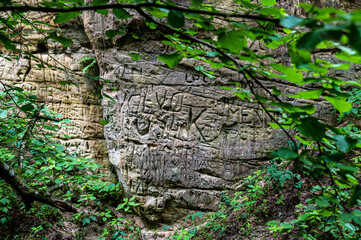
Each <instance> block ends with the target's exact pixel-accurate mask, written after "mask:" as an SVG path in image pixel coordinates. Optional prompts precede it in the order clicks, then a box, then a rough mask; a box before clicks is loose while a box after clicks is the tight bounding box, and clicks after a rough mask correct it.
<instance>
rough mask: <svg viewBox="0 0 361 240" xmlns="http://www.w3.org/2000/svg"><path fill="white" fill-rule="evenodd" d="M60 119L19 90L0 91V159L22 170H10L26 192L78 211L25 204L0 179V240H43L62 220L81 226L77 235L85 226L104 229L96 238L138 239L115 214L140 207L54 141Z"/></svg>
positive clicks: (94, 166)
mask: <svg viewBox="0 0 361 240" xmlns="http://www.w3.org/2000/svg"><path fill="white" fill-rule="evenodd" d="M61 117H62V116H61V115H60V114H56V113H54V112H52V111H50V110H49V109H47V108H46V107H45V106H44V105H41V104H40V102H39V100H38V99H37V97H35V96H34V95H33V94H31V93H28V92H25V91H23V90H22V89H19V88H12V89H11V88H8V89H6V90H5V91H3V92H0V160H1V161H3V162H4V163H6V164H7V166H9V167H10V168H13V169H21V171H16V170H13V171H14V174H17V175H18V176H21V179H22V180H23V181H24V185H26V186H27V187H28V188H29V189H34V191H36V192H38V194H42V193H46V194H49V197H50V196H51V198H52V199H55V198H57V199H59V200H57V201H59V202H61V203H62V202H64V203H70V204H72V205H74V207H75V208H76V209H77V210H76V212H75V213H74V214H72V215H71V216H70V218H69V217H67V216H66V215H63V214H62V212H61V211H59V209H57V208H55V207H54V206H48V205H44V204H42V203H37V202H35V203H33V204H31V205H26V204H24V198H19V192H17V191H15V190H14V189H13V188H12V187H11V186H10V185H9V184H8V183H6V182H5V181H4V180H0V238H2V239H7V238H8V239H9V237H10V238H11V239H13V238H19V239H35V238H38V237H44V236H43V234H44V233H46V231H47V229H50V228H51V227H52V226H54V225H58V224H60V226H61V224H63V223H64V221H67V222H73V223H74V224H76V225H79V226H80V229H79V231H78V233H77V234H78V237H80V236H82V234H84V236H85V235H86V231H85V230H86V229H87V226H89V225H91V224H93V225H94V224H96V225H99V224H101V225H103V226H104V227H103V228H104V229H106V231H104V232H103V234H101V235H100V236H99V237H100V239H106V238H108V237H109V236H113V238H112V239H125V238H127V239H135V238H137V236H138V235H139V234H140V230H139V229H137V228H135V227H134V226H133V224H132V222H130V221H129V220H127V219H125V218H124V217H122V216H121V215H119V213H122V212H123V213H127V212H128V213H129V212H131V211H132V210H131V209H132V208H133V207H135V206H137V205H138V203H135V198H134V197H133V198H130V199H128V198H123V197H122V193H121V186H120V183H117V184H112V183H109V182H104V181H102V179H104V178H105V177H106V176H105V175H104V174H100V173H99V171H100V168H101V166H100V165H99V164H96V163H95V162H94V161H93V160H91V159H87V158H81V157H78V156H76V155H74V154H70V153H69V152H68V151H66V150H65V148H64V147H63V146H62V145H61V144H59V143H58V142H57V141H56V137H59V130H60V129H61V126H60V125H61V124H65V125H66V124H67V123H68V120H63V119H61ZM35 118H36V120H37V121H33V120H34V119H35ZM65 137H67V136H65ZM20 154H22V155H20ZM20 196H21V195H20ZM25 200H26V199H25ZM24 216H31V218H32V220H29V223H28V225H29V226H28V228H27V229H16V228H14V226H16V224H17V222H19V221H20V222H21V221H22V220H21V218H24ZM68 216H69V215H68Z"/></svg>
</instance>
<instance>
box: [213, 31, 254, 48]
mask: <svg viewBox="0 0 361 240" xmlns="http://www.w3.org/2000/svg"><path fill="white" fill-rule="evenodd" d="M218 44H219V46H220V47H222V48H225V49H228V50H229V51H231V52H234V53H238V52H239V51H241V50H242V49H243V48H244V47H246V46H247V44H248V42H247V40H246V39H245V37H244V35H243V33H242V32H241V31H228V32H222V33H221V34H220V35H219V36H218Z"/></svg>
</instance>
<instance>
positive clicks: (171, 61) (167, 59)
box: [158, 53, 183, 68]
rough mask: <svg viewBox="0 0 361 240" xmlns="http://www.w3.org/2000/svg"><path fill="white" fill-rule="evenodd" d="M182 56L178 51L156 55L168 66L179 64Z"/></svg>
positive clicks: (172, 66)
mask: <svg viewBox="0 0 361 240" xmlns="http://www.w3.org/2000/svg"><path fill="white" fill-rule="evenodd" d="M182 58H183V56H182V55H180V54H178V53H172V54H169V55H161V56H159V57H158V59H159V60H161V61H162V62H164V63H165V64H167V65H168V67H170V68H174V67H175V66H176V65H178V64H179V62H180V61H182Z"/></svg>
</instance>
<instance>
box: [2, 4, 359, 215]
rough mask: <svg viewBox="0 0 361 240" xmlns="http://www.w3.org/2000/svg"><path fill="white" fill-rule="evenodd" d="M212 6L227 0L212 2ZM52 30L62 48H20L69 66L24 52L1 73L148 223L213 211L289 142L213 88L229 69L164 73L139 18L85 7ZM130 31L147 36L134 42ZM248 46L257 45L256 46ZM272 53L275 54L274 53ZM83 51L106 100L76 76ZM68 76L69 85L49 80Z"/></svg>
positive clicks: (157, 41) (153, 34) (325, 114)
mask: <svg viewBox="0 0 361 240" xmlns="http://www.w3.org/2000/svg"><path fill="white" fill-rule="evenodd" d="M294 3H295V1H290V0H287V1H279V4H280V6H282V7H285V8H286V9H287V11H288V12H289V13H290V14H293V13H295V14H297V13H299V12H300V10H299V9H298V8H296V7H295V5H294ZM334 3H335V4H339V3H340V1H335V2H334ZM342 3H343V2H342ZM340 4H341V3H340ZM343 4H349V1H347V2H345V3H343ZM347 6H349V5H347ZM352 6H354V5H352ZM220 7H222V8H227V4H226V3H225V2H222V6H220ZM33 17H36V16H33ZM41 17H42V18H43V17H44V16H41ZM45 17H47V16H45ZM118 26H122V27H125V28H126V29H127V31H128V34H125V35H121V36H118V37H116V38H114V39H113V40H109V39H107V38H106V37H105V35H104V33H105V31H106V30H109V29H116V27H118ZM60 27H62V28H63V29H67V30H66V32H64V33H65V34H66V35H68V36H70V37H72V38H73V39H74V44H73V45H72V46H71V47H70V48H68V49H64V48H62V47H61V46H59V45H58V44H53V45H51V44H50V46H48V49H47V50H46V51H45V52H39V49H38V47H37V45H36V44H35V45H30V48H31V52H33V53H34V54H35V55H36V56H37V57H39V58H40V59H43V60H44V61H45V62H50V63H52V64H54V65H56V66H59V65H64V66H66V68H69V69H71V70H72V71H69V72H67V71H65V72H64V71H59V70H54V69H40V68H38V67H37V66H36V64H38V62H34V61H33V60H32V61H30V60H28V59H25V58H24V57H20V59H19V61H18V62H13V63H10V62H7V61H6V60H5V59H2V60H1V62H0V69H1V72H2V79H4V80H6V81H7V82H8V83H11V84H14V82H15V85H17V86H21V87H24V88H26V89H29V90H36V91H38V93H39V95H40V96H43V101H44V102H46V103H49V104H51V108H52V109H54V110H55V111H58V112H60V113H62V114H63V115H64V117H65V118H68V119H70V120H71V123H70V127H67V128H65V130H64V132H63V133H64V134H67V135H69V136H70V139H68V140H66V139H61V140H62V141H63V143H64V144H65V145H66V146H67V147H68V148H69V149H70V150H72V151H74V152H79V153H81V154H82V155H83V156H86V157H92V158H95V159H96V160H97V161H98V162H99V163H102V164H103V165H106V163H107V162H108V156H109V160H110V162H111V164H112V165H113V166H114V167H115V170H116V172H117V175H118V178H119V181H121V182H122V183H123V186H124V190H125V191H126V193H127V194H128V195H136V196H137V197H138V199H139V200H140V203H141V205H142V207H143V210H144V211H143V212H144V214H145V215H147V217H148V219H150V220H154V221H157V220H162V221H166V222H173V221H175V220H177V219H178V218H179V217H180V216H181V215H182V214H186V213H187V212H188V211H192V210H201V211H212V210H215V209H216V205H215V202H216V201H217V200H218V198H219V196H220V192H221V190H223V189H224V188H232V186H233V185H235V184H236V183H237V180H239V179H240V178H242V177H243V176H246V175H247V174H248V173H250V172H251V171H252V170H254V169H255V168H257V167H258V166H260V165H261V164H262V163H263V161H264V160H265V159H266V156H267V154H268V153H269V152H270V151H272V150H273V149H276V148H278V147H280V146H285V145H286V144H287V142H288V141H289V139H287V137H286V136H285V134H284V133H282V132H281V131H275V130H273V129H272V128H270V127H269V125H268V123H269V122H270V117H269V116H267V115H266V114H265V113H264V112H263V111H262V110H261V109H260V107H259V106H258V105H257V104H251V103H246V102H242V101H241V100H240V99H238V98H236V97H235V96H233V95H232V94H231V93H230V92H228V91H225V90H221V89H220V86H224V85H228V84H229V83H230V82H235V81H240V80H241V79H240V77H239V75H237V74H236V73H234V72H229V71H226V70H222V71H218V72H216V75H217V78H215V79H210V78H208V77H205V76H204V75H202V74H201V73H199V72H197V71H195V70H194V66H195V65H197V64H198V63H197V62H194V61H191V60H187V61H183V62H181V64H180V65H179V66H177V67H176V68H175V69H174V70H172V69H169V68H167V67H166V66H165V65H164V64H163V63H162V62H160V61H158V60H157V59H156V56H157V55H159V54H164V53H168V52H170V51H171V50H172V49H169V47H167V46H165V45H163V44H162V43H161V41H162V40H163V39H162V35H161V34H160V33H159V32H157V31H153V30H150V29H148V28H147V27H146V25H145V24H144V22H143V21H142V20H141V19H140V18H139V17H136V16H135V17H134V18H133V19H130V20H126V21H119V20H117V19H116V18H115V17H114V16H113V15H109V16H102V15H100V14H97V13H92V12H85V13H83V16H82V18H81V19H78V20H77V21H73V22H72V23H70V24H68V25H64V26H60ZM132 33H135V34H137V35H138V36H140V37H145V38H146V39H147V40H146V41H141V40H139V39H134V38H133V37H132ZM29 36H30V37H31V38H32V39H31V41H32V42H35V43H36V42H37V41H39V40H41V39H42V38H43V36H41V35H38V34H35V33H33V32H31V31H30V30H29ZM19 44H20V42H19ZM256 47H257V48H259V49H260V51H262V50H263V47H262V46H261V45H260V46H256ZM133 51H135V52H140V53H142V54H144V55H147V56H148V57H147V58H143V59H141V60H139V61H137V62H134V61H133V60H131V58H130V57H129V56H128V54H129V53H131V52H133ZM278 54H280V57H283V56H282V51H281V50H280V51H278ZM84 56H96V58H97V60H98V66H99V70H100V77H102V78H105V79H108V80H110V83H108V85H109V86H111V87H112V88H110V87H109V86H108V87H105V88H103V93H106V94H107V95H109V96H111V97H112V98H113V99H114V101H112V100H110V99H107V98H105V99H103V100H102V102H100V101H99V100H98V98H97V96H96V95H95V94H94V91H95V90H94V86H93V85H94V84H97V83H94V82H91V81H89V79H85V78H84V77H82V76H81V75H82V73H81V66H80V65H79V63H78V62H79V60H80V59H82V58H83V57H84ZM325 57H327V56H325ZM55 60H56V61H55ZM286 60H287V59H285V61H286ZM14 63H15V65H12V64H14ZM357 70H358V69H356V67H354V69H353V70H352V71H349V72H348V73H347V74H349V75H348V76H347V77H348V78H355V77H358V75H359V74H358V73H357ZM70 72H71V73H70ZM334 74H336V75H337V74H343V75H344V74H345V73H344V72H335V73H334ZM74 75H75V77H76V78H75V79H77V80H76V83H77V84H78V85H77V86H74V85H65V86H63V85H60V84H59V81H67V80H69V79H70V78H72V79H74V78H73V76H74ZM264 85H265V86H266V87H268V88H272V87H273V86H277V87H281V88H282V89H283V90H284V91H285V92H288V93H290V94H292V93H296V92H298V91H300V90H302V89H300V88H298V87H296V86H291V85H286V84H284V83H283V82H282V81H278V82H264ZM49 90H51V92H50V93H49V92H48V91H49ZM288 100H289V101H291V99H288ZM308 103H314V102H312V101H310V102H308ZM100 104H101V105H100ZM300 104H302V103H300ZM315 104H317V108H318V115H319V117H321V119H323V120H325V121H329V122H332V121H334V120H335V118H334V115H333V114H332V113H331V112H330V111H329V110H328V107H327V106H326V105H323V104H322V102H317V103H315ZM103 116H104V118H105V119H107V120H109V121H110V123H109V124H108V125H106V126H105V129H103V126H102V125H101V124H100V123H99V121H100V120H101V119H102V117H103ZM104 135H105V139H106V143H105V140H104Z"/></svg>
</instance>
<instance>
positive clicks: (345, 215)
mask: <svg viewBox="0 0 361 240" xmlns="http://www.w3.org/2000/svg"><path fill="white" fill-rule="evenodd" d="M355 217H356V216H355V215H354V214H352V213H342V214H341V215H340V220H341V221H342V222H351V221H352V220H353V219H354V218H355Z"/></svg>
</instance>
